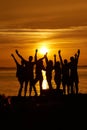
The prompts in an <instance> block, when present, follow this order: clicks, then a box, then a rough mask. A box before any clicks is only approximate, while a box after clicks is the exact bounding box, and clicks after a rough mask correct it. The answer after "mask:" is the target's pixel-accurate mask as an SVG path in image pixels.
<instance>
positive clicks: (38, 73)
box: [34, 49, 45, 95]
mask: <svg viewBox="0 0 87 130" xmlns="http://www.w3.org/2000/svg"><path fill="white" fill-rule="evenodd" d="M37 52H38V49H36V52H35V62H36V69H35V75H36V77H35V79H34V83H35V84H36V83H37V82H38V81H39V86H40V95H42V82H43V75H42V70H45V68H44V65H43V59H44V57H42V58H40V59H38V60H37Z"/></svg>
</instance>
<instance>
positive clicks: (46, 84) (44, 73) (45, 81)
mask: <svg viewBox="0 0 87 130" xmlns="http://www.w3.org/2000/svg"><path fill="white" fill-rule="evenodd" d="M42 75H43V82H42V89H48V88H49V86H48V83H47V79H46V71H44V70H42Z"/></svg>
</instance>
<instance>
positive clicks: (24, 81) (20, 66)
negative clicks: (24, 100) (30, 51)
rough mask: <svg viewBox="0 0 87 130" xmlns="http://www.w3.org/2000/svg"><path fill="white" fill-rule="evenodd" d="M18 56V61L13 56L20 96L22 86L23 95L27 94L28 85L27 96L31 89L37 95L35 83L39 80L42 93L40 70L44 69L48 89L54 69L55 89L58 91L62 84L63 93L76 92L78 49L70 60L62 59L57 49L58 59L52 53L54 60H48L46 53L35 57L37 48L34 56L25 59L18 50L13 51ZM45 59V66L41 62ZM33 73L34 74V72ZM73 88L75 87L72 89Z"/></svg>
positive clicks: (50, 87) (50, 88) (50, 85)
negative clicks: (40, 56) (19, 60)
mask: <svg viewBox="0 0 87 130" xmlns="http://www.w3.org/2000/svg"><path fill="white" fill-rule="evenodd" d="M15 52H16V54H17V55H18V57H20V59H21V63H19V62H18V61H17V60H16V58H15V56H14V55H13V54H11V56H12V57H13V59H14V61H15V63H16V67H17V71H16V77H17V78H18V81H19V83H20V88H19V91H18V96H21V94H22V89H23V87H24V96H26V94H27V89H28V85H29V96H31V92H32V89H34V92H35V96H37V95H38V94H37V90H36V83H37V82H38V81H39V87H40V95H42V91H43V89H42V83H43V75H42V70H44V71H46V79H47V82H48V86H49V90H50V91H51V90H52V89H53V86H52V72H53V71H54V73H55V74H54V81H55V84H56V89H57V90H58V91H60V86H61V84H62V87H63V94H66V93H67V94H73V93H76V94H78V91H79V90H78V83H79V79H78V71H77V67H78V59H79V55H80V50H79V49H78V51H77V53H76V54H75V55H74V56H71V57H70V61H69V62H68V60H67V59H64V60H63V59H62V56H61V51H60V50H59V51H58V57H59V60H58V61H57V60H56V55H54V61H52V60H49V59H48V56H47V53H46V54H45V55H44V56H43V57H42V58H40V59H38V58H37V52H38V49H36V50H35V56H34V60H33V56H29V60H26V59H24V58H23V57H22V55H20V54H19V52H18V50H16V51H15ZM43 60H45V63H46V66H44V64H43ZM34 73H35V74H34ZM74 88H75V89H74ZM74 90H75V91H74Z"/></svg>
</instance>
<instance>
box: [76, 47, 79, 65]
mask: <svg viewBox="0 0 87 130" xmlns="http://www.w3.org/2000/svg"><path fill="white" fill-rule="evenodd" d="M79 56H80V49H78V51H77V54H75V60H76V61H77V63H78V59H79Z"/></svg>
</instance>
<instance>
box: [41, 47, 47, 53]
mask: <svg viewBox="0 0 87 130" xmlns="http://www.w3.org/2000/svg"><path fill="white" fill-rule="evenodd" d="M40 53H41V54H46V53H48V49H47V47H45V46H43V47H41V48H40Z"/></svg>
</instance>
